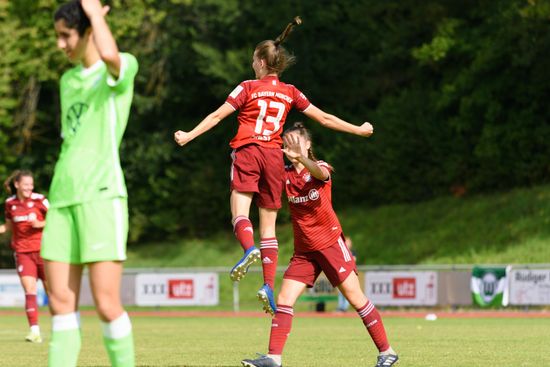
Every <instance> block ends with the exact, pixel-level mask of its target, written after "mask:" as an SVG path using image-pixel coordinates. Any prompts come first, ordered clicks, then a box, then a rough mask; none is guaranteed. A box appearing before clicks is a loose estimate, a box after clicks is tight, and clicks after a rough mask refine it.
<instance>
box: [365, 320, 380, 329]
mask: <svg viewBox="0 0 550 367" xmlns="http://www.w3.org/2000/svg"><path fill="white" fill-rule="evenodd" d="M377 322H378V320H372V321H371V322H369V323H368V324H367V327H368V328H369V327H371V326H373V325H375V324H376V323H377Z"/></svg>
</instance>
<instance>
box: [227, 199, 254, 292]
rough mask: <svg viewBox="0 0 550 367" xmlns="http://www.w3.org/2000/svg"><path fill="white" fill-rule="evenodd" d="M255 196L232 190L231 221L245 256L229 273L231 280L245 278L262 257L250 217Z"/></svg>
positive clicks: (235, 280)
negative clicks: (256, 244) (255, 242)
mask: <svg viewBox="0 0 550 367" xmlns="http://www.w3.org/2000/svg"><path fill="white" fill-rule="evenodd" d="M253 196H254V193H251V192H239V191H236V190H233V191H231V198H230V205H231V216H232V220H231V222H232V224H233V231H234V233H235V237H236V238H237V240H238V241H239V243H240V244H241V246H242V248H243V250H244V255H243V257H242V258H241V259H240V260H239V261H238V262H237V264H235V266H234V267H233V268H232V269H231V272H230V273H229V276H230V277H231V280H233V281H234V282H238V281H240V280H241V279H242V278H244V276H245V275H246V273H247V272H248V268H249V267H250V265H252V264H253V263H254V262H256V261H257V260H258V259H259V258H260V250H258V249H257V248H256V246H254V229H253V227H252V223H251V222H250V219H249V218H248V216H249V214H250V205H251V204H252V198H253Z"/></svg>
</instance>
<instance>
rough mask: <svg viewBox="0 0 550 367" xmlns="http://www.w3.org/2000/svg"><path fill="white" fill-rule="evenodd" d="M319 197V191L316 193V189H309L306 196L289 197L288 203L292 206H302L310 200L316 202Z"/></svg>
mask: <svg viewBox="0 0 550 367" xmlns="http://www.w3.org/2000/svg"><path fill="white" fill-rule="evenodd" d="M319 196H320V195H319V191H317V189H311V190H309V192H308V194H307V196H289V197H288V201H289V202H290V203H293V204H302V203H306V202H308V201H310V200H312V201H315V200H318V199H319Z"/></svg>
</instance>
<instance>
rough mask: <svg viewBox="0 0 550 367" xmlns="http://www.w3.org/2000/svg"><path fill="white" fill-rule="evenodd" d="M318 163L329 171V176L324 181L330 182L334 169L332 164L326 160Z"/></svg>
mask: <svg viewBox="0 0 550 367" xmlns="http://www.w3.org/2000/svg"><path fill="white" fill-rule="evenodd" d="M317 165H318V166H319V167H322V168H324V169H326V170H327V171H328V177H327V179H326V180H324V181H323V182H329V181H330V180H331V178H332V170H333V169H332V166H331V165H330V164H328V163H327V162H325V161H317Z"/></svg>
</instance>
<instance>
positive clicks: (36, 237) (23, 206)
mask: <svg viewBox="0 0 550 367" xmlns="http://www.w3.org/2000/svg"><path fill="white" fill-rule="evenodd" d="M48 206H49V204H48V200H47V199H46V197H45V196H44V195H41V194H36V193H32V194H31V197H30V198H28V199H25V200H23V201H21V200H19V199H18V198H17V196H12V197H9V198H8V199H7V200H6V204H5V212H6V220H10V221H11V222H12V224H13V226H12V234H11V248H12V249H13V251H15V252H34V251H40V241H41V240H42V230H43V228H33V227H32V222H33V221H35V220H39V221H43V220H44V218H46V212H47V211H48Z"/></svg>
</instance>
